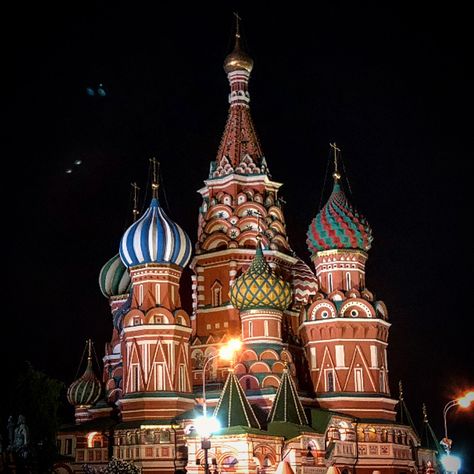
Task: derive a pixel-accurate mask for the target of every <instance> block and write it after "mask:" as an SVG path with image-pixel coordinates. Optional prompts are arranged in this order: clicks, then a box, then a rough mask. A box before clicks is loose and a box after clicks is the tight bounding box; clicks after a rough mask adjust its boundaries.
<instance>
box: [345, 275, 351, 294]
mask: <svg viewBox="0 0 474 474" xmlns="http://www.w3.org/2000/svg"><path fill="white" fill-rule="evenodd" d="M351 288H352V282H351V274H350V273H349V272H347V273H346V289H347V291H349V290H350V289H351Z"/></svg>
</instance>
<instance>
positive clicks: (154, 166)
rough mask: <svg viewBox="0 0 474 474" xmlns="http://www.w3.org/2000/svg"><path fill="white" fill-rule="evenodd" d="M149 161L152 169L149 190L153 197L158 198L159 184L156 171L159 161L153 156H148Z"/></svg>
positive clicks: (158, 167)
mask: <svg viewBox="0 0 474 474" xmlns="http://www.w3.org/2000/svg"><path fill="white" fill-rule="evenodd" d="M150 163H151V166H152V171H153V177H152V181H151V192H152V193H153V198H154V199H158V188H159V186H160V185H159V183H158V171H159V169H160V162H159V161H157V160H156V158H155V157H153V158H150Z"/></svg>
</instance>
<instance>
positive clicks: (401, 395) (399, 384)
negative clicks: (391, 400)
mask: <svg viewBox="0 0 474 474" xmlns="http://www.w3.org/2000/svg"><path fill="white" fill-rule="evenodd" d="M398 393H399V395H398V398H399V399H400V401H401V400H403V385H402V381H401V380H399V381H398Z"/></svg>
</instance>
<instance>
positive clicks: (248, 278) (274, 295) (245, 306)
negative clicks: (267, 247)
mask: <svg viewBox="0 0 474 474" xmlns="http://www.w3.org/2000/svg"><path fill="white" fill-rule="evenodd" d="M230 302H231V303H232V305H233V306H234V307H235V308H237V309H241V310H249V309H263V308H269V309H278V310H280V311H284V310H285V309H286V308H288V306H289V305H290V303H291V286H290V284H289V283H287V282H286V281H284V280H283V279H281V278H280V277H278V276H277V275H275V274H274V273H273V271H272V269H271V268H270V266H269V265H268V263H267V261H266V260H265V257H264V256H263V251H262V247H261V245H260V244H259V245H258V246H257V251H256V252H255V257H254V259H253V260H252V263H251V264H250V267H249V269H248V270H247V271H246V272H245V273H244V274H243V275H241V276H240V277H239V278H237V280H236V281H235V283H234V285H233V286H232V288H231V290H230Z"/></svg>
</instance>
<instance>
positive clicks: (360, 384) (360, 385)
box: [354, 368, 364, 392]
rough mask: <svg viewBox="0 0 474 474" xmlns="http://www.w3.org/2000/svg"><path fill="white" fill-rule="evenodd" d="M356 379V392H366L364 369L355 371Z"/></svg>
mask: <svg viewBox="0 0 474 474" xmlns="http://www.w3.org/2000/svg"><path fill="white" fill-rule="evenodd" d="M354 378H355V391H356V392H363V391H364V377H363V374H362V369H360V368H357V369H354Z"/></svg>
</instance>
